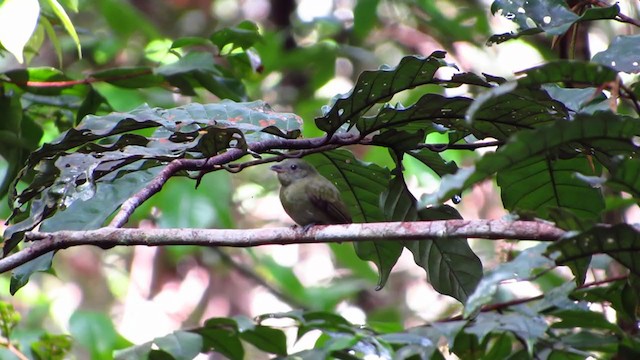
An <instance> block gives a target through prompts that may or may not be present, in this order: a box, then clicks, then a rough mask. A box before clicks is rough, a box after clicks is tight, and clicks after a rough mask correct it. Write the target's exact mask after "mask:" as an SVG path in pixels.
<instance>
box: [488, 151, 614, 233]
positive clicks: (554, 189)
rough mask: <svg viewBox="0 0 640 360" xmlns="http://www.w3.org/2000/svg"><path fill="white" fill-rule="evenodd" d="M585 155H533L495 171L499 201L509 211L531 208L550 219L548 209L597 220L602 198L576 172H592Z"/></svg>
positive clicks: (542, 216)
mask: <svg viewBox="0 0 640 360" xmlns="http://www.w3.org/2000/svg"><path fill="white" fill-rule="evenodd" d="M592 172H593V170H592V168H591V163H590V162H589V159H587V158H586V157H576V158H572V159H567V160H561V159H553V158H550V157H543V156H533V157H530V158H529V159H527V160H524V161H521V162H519V163H518V164H517V165H515V166H511V167H509V168H507V169H505V170H502V171H500V172H498V176H497V183H498V186H499V187H500V189H501V191H500V194H501V196H502V203H503V204H504V207H505V209H507V210H509V211H511V212H516V213H517V212H522V211H525V212H527V211H530V212H532V213H533V214H535V216H537V217H539V218H542V219H550V210H551V209H553V208H561V209H565V210H569V211H571V212H572V213H574V214H576V215H577V216H578V217H580V218H583V219H588V220H591V221H594V222H595V221H596V220H598V219H599V217H600V213H601V212H602V211H603V210H604V198H603V196H602V193H601V192H600V189H596V188H594V187H592V186H590V185H589V184H587V183H585V182H584V181H582V180H580V179H579V178H578V177H577V176H576V174H589V175H593V174H592Z"/></svg>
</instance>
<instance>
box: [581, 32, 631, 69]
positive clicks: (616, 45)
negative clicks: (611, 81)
mask: <svg viewBox="0 0 640 360" xmlns="http://www.w3.org/2000/svg"><path fill="white" fill-rule="evenodd" d="M639 51H640V35H626V36H625V35H622V36H616V37H615V38H614V39H613V41H612V42H611V44H609V47H608V48H607V50H605V51H601V52H599V53H597V54H595V55H594V56H593V59H592V61H593V62H596V63H599V64H603V65H606V66H611V67H612V68H614V69H616V70H618V71H624V72H626V73H631V74H637V73H638V72H640V62H639V61H638V60H639V59H638V57H637V56H636V55H637V54H638V52H639Z"/></svg>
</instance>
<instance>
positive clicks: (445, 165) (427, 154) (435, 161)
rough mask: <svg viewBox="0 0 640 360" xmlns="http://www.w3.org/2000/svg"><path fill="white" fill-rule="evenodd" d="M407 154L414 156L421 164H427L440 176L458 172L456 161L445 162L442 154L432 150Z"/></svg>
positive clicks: (411, 151) (421, 150)
mask: <svg viewBox="0 0 640 360" xmlns="http://www.w3.org/2000/svg"><path fill="white" fill-rule="evenodd" d="M407 154H409V155H411V156H413V157H414V158H416V159H417V160H418V161H420V162H421V163H423V164H425V165H426V166H427V167H429V169H431V170H433V172H434V173H436V174H437V175H438V176H440V177H443V176H444V175H450V174H455V173H456V172H457V171H458V165H457V164H456V163H455V162H454V161H447V160H445V159H444V158H443V157H442V156H441V155H440V153H438V152H435V151H433V150H430V149H420V150H410V151H408V152H407Z"/></svg>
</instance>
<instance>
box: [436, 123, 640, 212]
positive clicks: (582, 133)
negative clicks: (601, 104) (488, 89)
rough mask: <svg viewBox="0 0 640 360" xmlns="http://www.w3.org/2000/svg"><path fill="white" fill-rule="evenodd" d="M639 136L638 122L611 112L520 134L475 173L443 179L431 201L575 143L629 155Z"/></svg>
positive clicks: (486, 158)
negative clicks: (635, 137) (635, 138)
mask: <svg viewBox="0 0 640 360" xmlns="http://www.w3.org/2000/svg"><path fill="white" fill-rule="evenodd" d="M636 134H640V123H638V121H637V120H636V119H633V118H630V117H625V116H621V115H615V114H612V113H609V112H597V113H595V114H593V115H587V114H577V115H576V118H575V119H574V120H573V121H561V122H558V123H557V124H555V125H554V126H549V127H542V128H539V129H536V130H533V131H527V132H521V133H518V134H517V135H516V136H514V137H512V138H511V141H510V142H509V143H507V144H506V145H504V146H502V147H500V148H499V149H498V151H496V152H495V153H491V154H488V155H485V156H484V157H483V158H482V159H481V160H480V161H478V162H477V163H476V167H475V169H474V168H465V169H461V170H460V171H458V172H457V173H456V174H454V175H448V176H445V177H443V179H442V182H441V185H440V189H439V190H438V192H437V193H436V194H434V195H433V196H431V197H430V199H429V201H430V202H431V203H434V204H435V203H439V202H441V201H443V200H444V199H449V198H451V196H453V195H455V194H458V193H460V192H461V191H462V190H464V189H467V188H469V187H471V186H472V185H474V184H476V183H478V182H480V181H482V180H484V179H486V178H488V177H489V176H491V175H492V174H494V173H496V172H499V171H504V170H507V169H510V168H513V167H518V166H520V164H522V163H525V162H526V161H528V160H529V159H530V158H531V157H534V156H539V155H542V154H545V153H549V152H553V151H556V150H557V149H558V148H560V147H562V146H566V145H569V144H572V143H573V142H579V143H581V144H582V145H583V146H588V147H590V148H591V149H595V150H602V151H603V152H604V153H607V154H611V155H614V154H624V153H630V152H633V151H635V150H634V149H635V146H634V145H633V143H632V142H631V139H632V138H633V137H634V136H636Z"/></svg>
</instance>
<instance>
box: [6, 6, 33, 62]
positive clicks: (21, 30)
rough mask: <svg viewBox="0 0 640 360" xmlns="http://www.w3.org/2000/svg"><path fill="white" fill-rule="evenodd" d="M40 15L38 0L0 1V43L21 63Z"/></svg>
mask: <svg viewBox="0 0 640 360" xmlns="http://www.w3.org/2000/svg"><path fill="white" fill-rule="evenodd" d="M39 15H40V5H39V3H38V0H4V1H3V2H2V3H0V44H1V45H2V46H3V47H4V48H5V49H7V50H8V51H9V52H10V53H11V54H12V55H13V56H15V57H16V59H17V60H18V62H19V63H22V62H23V61H24V58H23V56H22V52H23V50H24V47H25V45H26V44H27V42H28V41H29V39H30V38H31V35H32V34H33V32H34V30H35V29H36V25H37V24H38V16H39ZM17 19H19V20H20V21H16V20H17Z"/></svg>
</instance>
